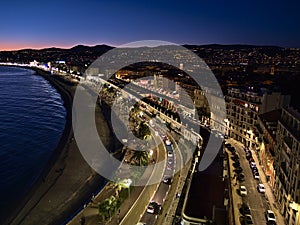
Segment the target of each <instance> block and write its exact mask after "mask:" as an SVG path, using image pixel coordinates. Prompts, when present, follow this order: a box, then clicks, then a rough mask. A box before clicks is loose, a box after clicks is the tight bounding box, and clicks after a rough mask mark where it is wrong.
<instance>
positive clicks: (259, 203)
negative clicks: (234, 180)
mask: <svg viewBox="0 0 300 225" xmlns="http://www.w3.org/2000/svg"><path fill="white" fill-rule="evenodd" d="M230 143H231V145H232V146H234V147H235V149H236V151H237V153H238V154H239V157H240V164H241V167H242V168H243V173H244V174H245V181H243V182H240V185H244V186H246V188H247V192H248V193H247V196H245V197H242V200H243V202H246V203H247V204H248V205H249V207H250V209H251V215H252V218H253V222H254V224H266V219H265V214H264V213H265V211H266V210H267V209H268V207H269V205H268V201H267V199H266V196H265V194H263V193H259V192H258V190H257V185H258V184H259V183H261V182H260V180H256V179H254V177H253V174H252V170H251V168H250V165H249V162H248V160H247V159H246V153H245V151H244V150H243V148H242V146H241V144H240V143H237V142H235V141H230ZM252 154H255V153H254V152H252ZM230 156H232V154H231V155H230ZM256 166H257V167H259V163H258V162H256ZM258 169H260V168H258ZM240 221H242V214H240Z"/></svg>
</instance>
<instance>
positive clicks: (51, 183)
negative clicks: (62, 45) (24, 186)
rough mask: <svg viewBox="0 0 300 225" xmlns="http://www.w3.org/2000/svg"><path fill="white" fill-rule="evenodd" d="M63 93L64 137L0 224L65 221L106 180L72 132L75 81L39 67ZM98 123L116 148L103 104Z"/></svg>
mask: <svg viewBox="0 0 300 225" xmlns="http://www.w3.org/2000/svg"><path fill="white" fill-rule="evenodd" d="M38 74H40V75H42V76H43V77H44V78H45V79H47V80H48V81H49V82H50V83H51V84H52V85H53V86H54V87H55V88H56V89H57V90H58V92H59V93H60V94H61V97H62V99H63V101H64V106H65V108H66V111H67V115H66V125H65V129H64V131H63V134H62V137H61V140H60V142H59V144H58V146H57V148H56V149H55V151H54V153H53V155H52V157H51V159H50V160H49V162H48V163H47V165H46V167H45V169H44V171H43V172H42V175H41V177H40V178H39V179H38V181H37V182H36V183H35V184H34V185H33V187H32V189H31V190H30V191H29V192H28V193H27V194H26V195H25V197H24V199H22V200H21V201H20V202H18V203H17V204H15V206H14V208H12V209H11V210H10V211H11V214H10V215H8V217H7V218H4V219H5V221H4V222H1V224H12V225H14V224H35V225H36V224H62V223H65V222H67V220H68V218H70V216H72V215H73V214H74V213H75V212H76V210H78V209H80V207H82V205H83V204H84V202H85V201H86V200H88V199H89V198H90V197H91V196H92V195H93V193H95V192H96V191H97V190H98V189H99V188H100V187H101V186H103V185H104V184H105V180H104V179H103V178H101V177H100V176H99V175H98V174H96V173H95V172H94V171H93V170H92V169H91V168H90V166H89V165H88V164H87V163H86V162H85V160H84V159H83V157H82V155H81V153H80V151H79V150H78V147H77V144H76V141H75V140H74V137H73V132H72V100H73V95H74V92H75V89H76V85H75V86H74V85H72V84H71V83H70V82H66V81H64V80H63V79H62V78H60V77H58V76H50V75H49V74H47V73H45V72H42V71H38ZM95 113H96V114H97V116H96V121H95V122H96V124H97V125H98V126H97V128H98V133H99V136H100V137H101V140H102V141H103V143H104V144H105V145H106V146H108V148H110V149H111V148H114V147H115V145H116V143H117V142H116V141H115V140H114V138H113V136H112V135H111V133H110V129H109V124H108V123H107V122H106V119H105V118H104V115H103V114H102V111H101V109H100V107H97V108H96V112H95Z"/></svg>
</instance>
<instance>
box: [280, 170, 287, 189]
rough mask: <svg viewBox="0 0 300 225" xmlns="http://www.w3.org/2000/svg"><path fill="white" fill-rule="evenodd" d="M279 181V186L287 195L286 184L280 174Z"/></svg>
mask: <svg viewBox="0 0 300 225" xmlns="http://www.w3.org/2000/svg"><path fill="white" fill-rule="evenodd" d="M278 178H279V181H280V183H281V186H282V187H283V189H284V190H285V192H286V193H287V184H286V182H285V179H284V176H282V175H281V174H280V175H279V176H278Z"/></svg>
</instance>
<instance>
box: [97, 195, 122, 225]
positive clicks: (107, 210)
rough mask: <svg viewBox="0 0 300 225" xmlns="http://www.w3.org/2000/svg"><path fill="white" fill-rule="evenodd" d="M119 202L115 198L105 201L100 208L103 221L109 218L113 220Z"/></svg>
mask: <svg viewBox="0 0 300 225" xmlns="http://www.w3.org/2000/svg"><path fill="white" fill-rule="evenodd" d="M117 205H118V200H117V199H116V197H115V196H111V197H110V198H107V199H105V200H104V201H103V202H101V203H100V204H99V206H98V210H99V215H100V216H102V221H105V220H106V219H107V217H109V218H111V217H112V215H113V213H114V212H115V211H116V209H117Z"/></svg>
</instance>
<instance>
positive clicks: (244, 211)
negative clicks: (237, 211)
mask: <svg viewBox="0 0 300 225" xmlns="http://www.w3.org/2000/svg"><path fill="white" fill-rule="evenodd" d="M241 213H242V214H243V215H251V210H250V207H249V205H248V204H247V203H243V204H242V206H241Z"/></svg>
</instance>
